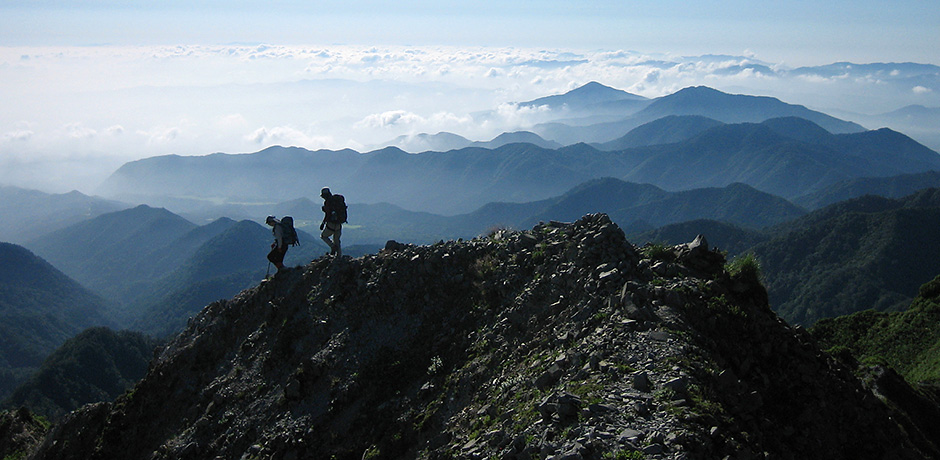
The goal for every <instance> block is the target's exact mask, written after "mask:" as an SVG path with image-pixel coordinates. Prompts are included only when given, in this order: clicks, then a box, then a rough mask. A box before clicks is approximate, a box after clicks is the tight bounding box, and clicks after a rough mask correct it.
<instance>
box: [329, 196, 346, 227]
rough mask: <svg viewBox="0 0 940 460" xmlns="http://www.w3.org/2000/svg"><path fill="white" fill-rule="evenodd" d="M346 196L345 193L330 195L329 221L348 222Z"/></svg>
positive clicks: (335, 222) (336, 222)
mask: <svg viewBox="0 0 940 460" xmlns="http://www.w3.org/2000/svg"><path fill="white" fill-rule="evenodd" d="M346 218H347V215H346V198H345V197H344V196H343V195H333V196H331V197H330V217H329V218H327V219H326V220H327V222H332V223H334V224H344V223H346Z"/></svg>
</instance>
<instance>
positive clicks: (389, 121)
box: [355, 110, 425, 128]
mask: <svg viewBox="0 0 940 460" xmlns="http://www.w3.org/2000/svg"><path fill="white" fill-rule="evenodd" d="M424 122H425V119H424V118H422V117H421V116H420V115H416V114H414V113H411V112H408V111H405V110H390V111H388V112H382V113H373V114H371V115H368V116H367V117H365V118H363V119H362V120H360V121H359V122H357V123H356V125H355V126H356V127H357V128H388V127H391V126H402V125H414V124H419V123H424Z"/></svg>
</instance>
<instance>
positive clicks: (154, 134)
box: [137, 126, 182, 144]
mask: <svg viewBox="0 0 940 460" xmlns="http://www.w3.org/2000/svg"><path fill="white" fill-rule="evenodd" d="M180 133H182V130H181V129H180V128H179V127H178V126H172V127H161V128H153V129H151V130H148V131H144V130H139V131H137V134H139V135H141V136H144V138H146V139H147V142H148V143H150V144H167V143H170V142H172V141H174V140H176V139H177V138H178V137H179V136H180Z"/></svg>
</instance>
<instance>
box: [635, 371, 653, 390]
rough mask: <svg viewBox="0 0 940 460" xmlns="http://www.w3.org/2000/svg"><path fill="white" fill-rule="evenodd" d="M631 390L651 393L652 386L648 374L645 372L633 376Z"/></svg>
mask: <svg viewBox="0 0 940 460" xmlns="http://www.w3.org/2000/svg"><path fill="white" fill-rule="evenodd" d="M633 389H634V390H637V391H642V392H644V393H649V392H650V391H653V384H652V383H651V382H650V378H649V374H647V373H646V372H638V373H636V374H633Z"/></svg>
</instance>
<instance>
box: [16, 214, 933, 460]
mask: <svg viewBox="0 0 940 460" xmlns="http://www.w3.org/2000/svg"><path fill="white" fill-rule="evenodd" d="M723 263H724V258H723V256H721V254H720V253H719V252H717V251H713V250H711V249H709V248H708V245H707V242H705V241H702V240H701V239H697V240H696V241H695V242H693V243H689V244H685V245H680V246H676V247H674V248H669V250H668V251H666V252H664V253H660V254H659V255H653V254H652V253H643V251H642V250H640V249H639V248H636V247H634V246H632V245H631V244H629V243H628V242H627V241H626V240H625V238H624V236H623V233H622V232H621V231H620V230H619V229H618V228H617V227H616V226H615V225H613V224H612V223H611V222H610V220H609V219H608V218H606V216H604V215H589V216H585V217H584V218H582V219H579V220H578V221H577V222H574V223H571V224H561V223H549V224H541V225H539V226H537V227H534V228H533V229H532V230H527V231H524V232H496V233H494V234H493V235H492V236H490V237H486V238H480V239H476V240H473V241H467V242H461V243H457V242H447V243H441V244H437V245H433V246H420V247H416V246H410V245H396V244H392V243H390V244H389V245H388V248H387V249H386V250H385V251H383V252H382V253H381V254H377V255H373V256H367V257H363V258H359V259H342V260H330V259H325V258H324V259H318V260H316V261H313V262H312V263H311V264H309V265H308V266H306V267H304V268H303V269H298V270H292V271H290V272H286V273H284V274H282V275H281V276H280V277H276V278H275V279H274V280H273V281H271V282H268V283H265V284H264V285H261V286H258V287H256V288H252V289H250V290H247V291H244V292H243V293H242V294H240V295H239V296H236V297H235V298H233V299H231V300H227V301H219V302H215V303H213V304H211V305H209V306H207V307H206V308H205V309H204V310H203V311H202V312H201V313H200V314H199V315H198V316H197V317H195V318H193V320H192V321H191V322H190V323H189V325H188V327H187V329H186V330H185V331H184V332H183V333H181V334H180V335H179V336H177V337H176V338H175V339H173V341H172V342H171V343H170V344H168V346H167V347H166V348H165V349H164V350H163V351H162V353H161V354H160V355H159V356H158V357H157V358H156V359H155V361H154V362H153V363H152V365H151V368H150V371H149V372H148V375H147V376H146V377H145V378H144V379H143V380H142V381H141V382H140V383H139V384H138V385H137V386H136V387H135V388H134V390H133V391H131V392H128V393H127V394H125V395H123V396H121V397H119V398H118V399H117V400H116V401H115V402H114V403H101V404H97V405H93V406H86V407H85V408H84V409H82V410H80V411H77V412H74V413H72V414H70V415H69V416H68V417H66V418H65V419H64V420H63V422H62V423H61V424H59V425H57V426H55V427H54V428H53V430H52V432H51V433H50V434H49V436H48V437H47V438H46V439H45V441H44V442H43V444H42V446H40V447H39V449H38V450H37V451H36V452H35V454H34V456H33V458H35V459H36V460H42V459H47V458H50V459H51V458H56V459H59V460H69V459H73V458H75V459H77V458H85V459H99V458H100V459H103V458H136V457H139V456H140V455H153V456H154V458H188V457H190V456H193V457H195V456H202V457H204V456H206V455H210V456H217V455H221V456H223V457H228V458H239V457H242V456H256V457H260V458H285V457H292V458H293V457H295V456H296V458H303V457H316V458H329V457H335V458H338V459H360V458H363V457H368V458H374V457H383V458H386V457H387V458H439V457H448V456H450V457H458V456H460V457H490V456H504V457H507V458H530V457H531V456H532V455H539V456H553V455H566V456H571V457H572V458H574V457H575V456H580V457H581V458H587V459H600V458H610V457H611V456H613V457H614V458H616V457H617V456H626V455H631V456H637V455H643V456H653V457H655V458H659V457H665V456H676V455H680V456H684V457H686V458H696V459H697V458H703V459H704V458H721V457H724V456H726V455H739V454H740V453H741V452H766V453H767V454H768V455H771V456H787V457H790V456H792V457H799V458H811V459H815V458H820V459H823V458H834V457H840V456H859V455H860V456H871V455H875V456H877V457H881V456H889V457H911V458H914V457H916V456H928V455H937V454H938V453H940V451H938V450H937V447H936V445H934V444H932V441H930V440H929V439H924V438H923V437H922V436H921V435H920V434H919V433H918V432H910V431H903V430H901V429H900V427H899V425H898V424H897V422H895V421H894V419H893V417H895V416H899V414H898V413H895V412H893V411H894V410H895V409H892V408H891V406H890V405H888V404H885V403H883V402H882V401H881V400H879V399H878V398H877V397H875V396H874V395H873V394H872V393H871V391H870V390H869V389H866V388H865V387H864V386H863V383H862V382H861V381H859V380H858V379H856V378H855V377H854V376H853V375H852V374H851V372H850V371H848V370H847V368H845V367H843V366H842V365H841V364H840V363H839V362H838V361H835V360H833V359H831V357H829V356H828V355H826V354H825V353H824V352H822V351H821V350H819V348H818V347H817V346H816V344H815V342H813V340H812V339H811V338H810V337H809V336H808V335H807V334H805V333H803V332H801V331H800V330H797V329H792V328H790V327H789V326H787V325H786V324H785V323H783V322H781V321H780V319H779V318H778V317H776V315H774V314H773V313H772V312H771V311H770V309H769V308H768V306H767V303H766V292H765V291H764V290H763V288H762V287H761V286H760V284H759V283H758V282H757V278H756V274H755V273H754V272H753V271H751V270H750V269H746V268H743V266H742V267H738V268H735V269H732V270H730V271H726V270H725V268H724V266H723ZM562 273H567V274H568V275H567V276H562ZM278 283H280V284H279V286H280V288H277V285H278ZM276 288H277V289H279V291H278V292H280V294H278V295H273V296H272V294H273V291H274V289H276ZM380 293H381V295H380ZM259 382H262V383H261V384H259ZM504 414H506V415H504ZM130 433H134V435H129V434H130ZM545 433H549V434H545ZM850 434H851V436H850Z"/></svg>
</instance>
